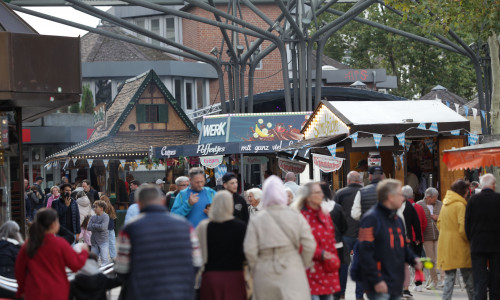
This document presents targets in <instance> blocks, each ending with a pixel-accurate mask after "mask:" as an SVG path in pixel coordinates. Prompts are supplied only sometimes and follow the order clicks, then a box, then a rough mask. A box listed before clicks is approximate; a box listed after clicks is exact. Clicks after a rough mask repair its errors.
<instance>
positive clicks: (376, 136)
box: [373, 133, 382, 149]
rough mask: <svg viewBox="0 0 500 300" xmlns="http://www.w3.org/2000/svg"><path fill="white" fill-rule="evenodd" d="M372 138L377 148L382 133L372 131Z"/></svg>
mask: <svg viewBox="0 0 500 300" xmlns="http://www.w3.org/2000/svg"><path fill="white" fill-rule="evenodd" d="M373 140H374V141H375V146H377V149H378V146H379V145H380V141H381V140H382V134H380V133H374V134H373Z"/></svg>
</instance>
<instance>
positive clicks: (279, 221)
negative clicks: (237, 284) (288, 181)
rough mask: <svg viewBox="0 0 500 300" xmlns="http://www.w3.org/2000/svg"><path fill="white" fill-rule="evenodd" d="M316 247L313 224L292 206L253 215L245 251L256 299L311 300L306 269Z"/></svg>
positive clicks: (269, 209)
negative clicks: (312, 230) (300, 249)
mask: <svg viewBox="0 0 500 300" xmlns="http://www.w3.org/2000/svg"><path fill="white" fill-rule="evenodd" d="M300 247H302V253H300V254H299V248H300ZM315 249H316V242H315V240H314V237H313V235H312V233H311V228H310V226H309V224H308V223H307V221H306V219H305V218H304V217H303V216H302V214H300V213H299V212H298V211H296V210H294V209H292V208H289V207H286V206H270V207H267V208H266V209H264V210H262V211H261V212H260V213H259V214H257V215H255V216H254V217H253V218H251V219H250V223H249V225H248V229H247V233H246V236H245V242H244V250H245V255H246V258H247V260H248V265H249V267H250V272H251V274H252V278H253V284H254V293H253V298H252V299H253V300H285V299H290V300H292V299H293V300H295V299H310V298H311V293H310V291H309V283H308V281H307V276H306V268H307V267H309V266H310V265H311V263H312V257H313V254H314V250H315Z"/></svg>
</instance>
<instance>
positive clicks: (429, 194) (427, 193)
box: [424, 187, 439, 197]
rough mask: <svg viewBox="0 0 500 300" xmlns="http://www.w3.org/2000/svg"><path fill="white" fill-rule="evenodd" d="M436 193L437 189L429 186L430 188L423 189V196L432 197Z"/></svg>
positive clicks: (437, 193)
mask: <svg viewBox="0 0 500 300" xmlns="http://www.w3.org/2000/svg"><path fill="white" fill-rule="evenodd" d="M437 195H439V192H438V190H436V189H435V188H433V187H430V188H428V189H426V190H425V194H424V197H434V196H437Z"/></svg>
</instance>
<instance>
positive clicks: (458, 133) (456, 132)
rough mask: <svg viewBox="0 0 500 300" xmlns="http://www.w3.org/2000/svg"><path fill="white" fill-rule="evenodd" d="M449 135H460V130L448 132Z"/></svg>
mask: <svg viewBox="0 0 500 300" xmlns="http://www.w3.org/2000/svg"><path fill="white" fill-rule="evenodd" d="M450 133H451V135H460V129H457V130H452V131H450Z"/></svg>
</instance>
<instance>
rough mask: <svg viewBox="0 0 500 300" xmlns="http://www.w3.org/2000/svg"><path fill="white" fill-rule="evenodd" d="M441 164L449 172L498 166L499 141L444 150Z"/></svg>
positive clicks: (499, 159)
mask: <svg viewBox="0 0 500 300" xmlns="http://www.w3.org/2000/svg"><path fill="white" fill-rule="evenodd" d="M443 162H444V163H445V164H446V166H447V167H448V169H449V170H461V169H475V168H481V167H489V166H500V140H497V141H492V142H489V143H484V144H479V145H474V146H468V147H462V148H457V149H450V150H445V151H444V153H443Z"/></svg>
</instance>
